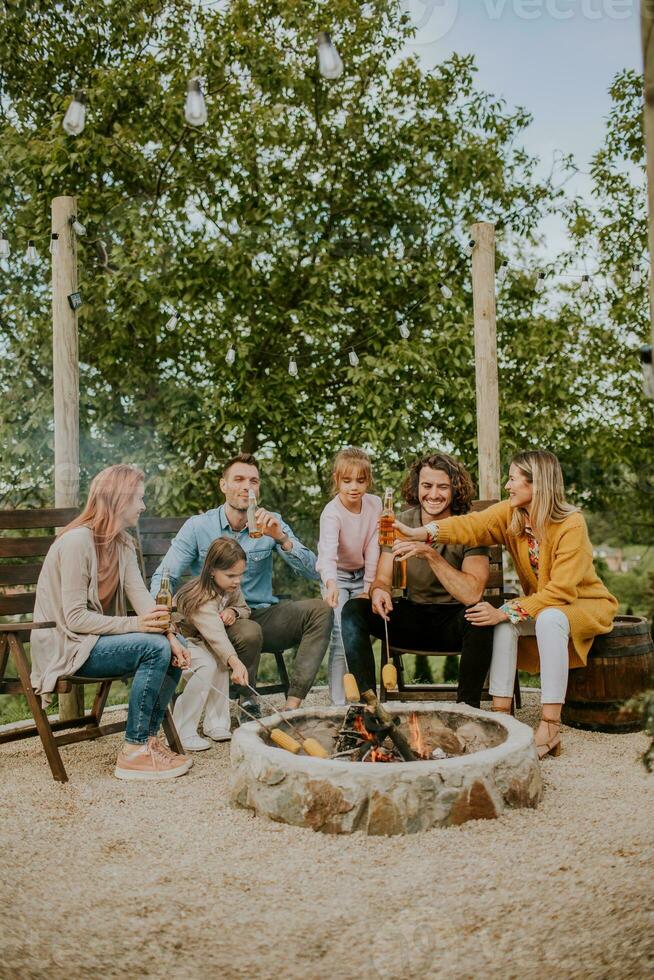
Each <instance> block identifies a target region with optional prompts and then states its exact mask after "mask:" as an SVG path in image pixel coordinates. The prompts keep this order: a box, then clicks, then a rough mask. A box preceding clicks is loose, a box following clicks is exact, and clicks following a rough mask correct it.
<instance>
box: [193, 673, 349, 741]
mask: <svg viewBox="0 0 654 980" xmlns="http://www.w3.org/2000/svg"><path fill="white" fill-rule="evenodd" d="M187 670H188V671H189V673H191V674H195V672H196V671H197V670H198V668H197V667H188V668H187ZM209 687H210V688H211V690H212V691H215V692H216V694H219V695H220V696H221V698H224V699H225V701H227V703H228V704H231V702H232V698H230V697H228V695H227V694H225V693H224V692H223V691H220V690H219V689H218V688H217V687H216V686H215V685H214V684H209ZM247 687H250V685H249V684H248V685H247ZM251 690H254V688H251ZM254 693H255V694H256V693H257V692H256V691H255V692H254ZM239 708H240V710H241V711H242V712H243V714H245V715H247V716H248V718H249V719H250V720H251V721H256V723H257V725H259V727H260V728H262V729H263V730H264V732H266V734H267V735H268V737H269V738H270V741H271V742H274V743H275V745H278V746H279V747H280V748H281V749H286V750H287V752H292V753H293V754H295V753H297V752H299V751H300V749H304V751H305V752H306V753H307V755H313V756H317V757H318V758H320V759H329V758H330V755H329V752H327V750H326V749H325V748H323V746H322V745H321V744H320V742H319V741H318V740H317V739H315V738H305V737H304V736H303V735H302V733H301V732H300V731H299V730H298V729H297V728H296V727H295V726H294V725H292V724H291V722H290V721H289V720H288V718H285V717H284V715H283V713H282V712H281V711H276V712H275V713H276V714H279V715H280V716H281V719H282V721H285V722H286V724H287V725H289V726H290V728H291V729H292V730H293V731H294V732H295V733H296V734H297V735H298V736H299V738H300V739H301V742H298V741H297V740H296V739H294V738H293V737H292V736H291V735H289V734H288V732H283V731H282V730H281V729H280V728H270V727H269V726H268V725H264V723H263V722H262V721H261V720H260V719H259V718H255V716H254V715H253V714H251V713H250V712H249V711H248V710H247V708H244V707H243V705H239Z"/></svg>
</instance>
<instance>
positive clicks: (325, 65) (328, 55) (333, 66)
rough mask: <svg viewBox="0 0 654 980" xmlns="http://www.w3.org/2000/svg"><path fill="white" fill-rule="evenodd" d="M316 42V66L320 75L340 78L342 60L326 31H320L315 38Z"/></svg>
mask: <svg viewBox="0 0 654 980" xmlns="http://www.w3.org/2000/svg"><path fill="white" fill-rule="evenodd" d="M316 44H317V45H318V67H319V68H320V74H321V75H322V77H323V78H330V79H332V78H340V77H341V75H342V74H343V62H342V61H341V56H340V54H339V53H338V51H337V50H336V48H335V46H334V45H333V44H332V39H331V37H330V36H329V34H328V33H327V31H320V33H319V34H318V37H317V38H316Z"/></svg>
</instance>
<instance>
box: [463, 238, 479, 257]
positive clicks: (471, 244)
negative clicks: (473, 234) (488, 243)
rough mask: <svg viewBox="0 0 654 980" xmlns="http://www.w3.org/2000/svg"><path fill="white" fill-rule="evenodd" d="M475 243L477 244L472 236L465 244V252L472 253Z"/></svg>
mask: <svg viewBox="0 0 654 980" xmlns="http://www.w3.org/2000/svg"><path fill="white" fill-rule="evenodd" d="M476 244H477V242H476V241H475V240H474V238H471V239H470V240H469V241H468V244H467V245H466V252H467V253H468V255H472V253H473V252H474V250H475V245H476Z"/></svg>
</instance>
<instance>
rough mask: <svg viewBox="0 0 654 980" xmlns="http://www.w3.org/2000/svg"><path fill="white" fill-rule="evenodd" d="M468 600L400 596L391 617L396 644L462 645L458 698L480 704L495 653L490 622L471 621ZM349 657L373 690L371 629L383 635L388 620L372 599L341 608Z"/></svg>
mask: <svg viewBox="0 0 654 980" xmlns="http://www.w3.org/2000/svg"><path fill="white" fill-rule="evenodd" d="M465 608H466V607H465V606H463V605H461V604H460V603H452V604H451V605H450V604H448V605H445V604H438V603H431V604H427V603H418V602H409V601H408V599H398V600H394V602H393V611H392V613H391V614H390V616H389V620H388V640H389V643H390V644H391V646H392V645H397V646H401V647H408V648H409V649H414V650H434V651H435V652H436V651H442V652H445V653H450V652H452V653H455V652H456V651H458V650H460V651H461V660H460V663H459V686H458V689H457V697H456V699H457V701H463V702H465V703H466V704H469V705H471V706H472V707H473V708H478V707H479V704H480V701H481V692H482V688H483V686H484V680H485V679H486V674H487V673H488V668H489V667H490V662H491V656H492V653H493V628H494V627H492V626H473V625H472V624H471V623H469V622H468V621H467V619H466V618H465V616H464V613H465ZM341 631H342V635H343V645H344V647H345V656H346V657H347V663H348V666H349V668H350V670H351V671H352V673H353V674H354V676H355V677H356V679H357V683H358V684H359V687H360V688H361V690H362V691H365V690H368V689H372V690H375V687H376V678H375V660H374V656H373V652H372V642H371V640H370V637H371V635H372V636H376V637H377V638H378V639H380V640H381V639H383V638H384V621H383V619H382V618H381V616H378V615H377V614H376V613H374V612H373V611H372V605H371V603H370V600H369V599H350V600H349V602H346V603H345V605H344V607H343V612H342V614H341Z"/></svg>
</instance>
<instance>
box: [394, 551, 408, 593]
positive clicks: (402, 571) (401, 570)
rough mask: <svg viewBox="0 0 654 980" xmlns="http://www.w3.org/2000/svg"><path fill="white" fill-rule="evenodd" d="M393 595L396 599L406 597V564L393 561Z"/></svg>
mask: <svg viewBox="0 0 654 980" xmlns="http://www.w3.org/2000/svg"><path fill="white" fill-rule="evenodd" d="M391 595H392V597H393V598H394V599H401V598H403V597H404V596H406V562H405V561H398V560H397V559H394V561H393V585H392V589H391Z"/></svg>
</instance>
